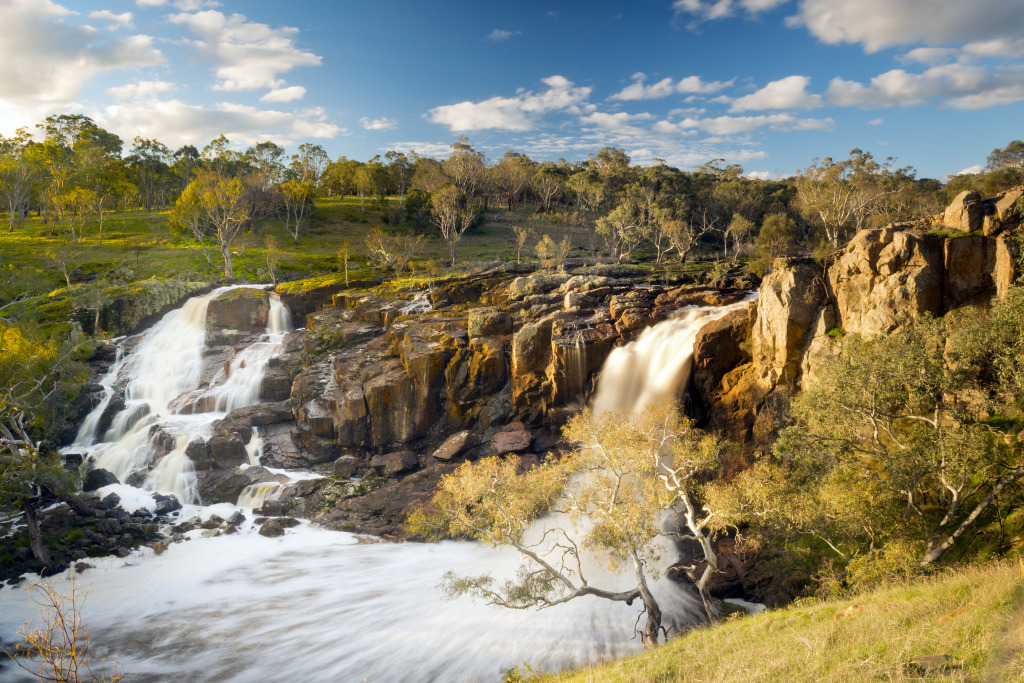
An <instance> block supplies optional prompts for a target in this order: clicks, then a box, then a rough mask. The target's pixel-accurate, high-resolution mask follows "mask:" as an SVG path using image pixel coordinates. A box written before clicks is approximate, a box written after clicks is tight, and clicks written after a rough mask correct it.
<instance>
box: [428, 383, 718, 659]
mask: <svg viewBox="0 0 1024 683" xmlns="http://www.w3.org/2000/svg"><path fill="white" fill-rule="evenodd" d="M564 432H565V438H566V440H567V441H569V442H570V443H574V444H576V448H575V449H574V450H573V451H571V452H570V453H567V454H563V456H562V457H561V458H557V459H556V458H555V457H553V456H549V457H548V458H546V459H545V460H544V461H543V462H542V463H541V464H539V465H537V466H535V467H533V468H531V469H529V470H527V471H525V472H520V469H521V467H520V462H519V459H518V458H516V457H506V458H488V459H484V460H481V461H479V462H476V463H469V462H467V463H464V464H463V465H461V466H460V467H459V468H458V469H457V470H456V471H455V472H454V473H452V474H450V475H447V476H445V477H444V478H442V480H441V482H440V485H439V487H438V491H437V493H436V494H435V495H434V497H433V499H432V500H431V502H430V505H429V506H426V507H424V508H423V509H422V510H420V511H418V512H417V513H416V514H414V515H413V517H412V518H411V519H410V521H409V525H410V527H411V528H412V529H413V530H415V531H417V532H419V533H425V534H428V535H431V536H435V537H436V536H439V535H440V536H443V535H460V536H467V537H470V538H474V539H477V540H481V541H484V542H486V543H488V544H491V545H495V546H499V545H506V546H511V547H513V548H515V549H516V550H517V551H519V553H520V555H521V556H522V557H523V560H524V561H523V564H521V565H520V567H519V569H518V571H517V573H516V575H515V577H514V578H511V579H506V580H504V581H502V582H498V581H496V580H495V579H494V577H492V576H490V575H487V574H485V575H480V576H459V575H458V574H456V573H455V572H449V573H448V574H447V575H446V577H445V581H444V584H443V590H444V592H445V594H446V595H447V596H449V597H450V598H453V597H457V596H459V595H464V594H468V595H470V596H473V597H476V598H480V599H483V600H485V601H487V602H488V603H490V604H495V605H500V606H503V607H509V608H514V609H526V608H530V607H548V606H552V605H556V604H559V603H562V602H566V601H568V600H572V599H574V598H577V597H581V596H583V595H595V596H598V597H602V598H605V599H609V600H618V601H627V602H631V601H632V600H634V599H636V598H640V599H641V600H642V602H643V603H644V608H645V610H646V612H647V626H646V628H645V629H644V632H643V634H642V637H643V639H644V641H645V643H647V644H648V645H651V644H654V643H656V642H657V640H658V636H659V631H660V630H661V609H660V607H659V605H658V603H657V601H656V600H655V599H654V596H653V595H651V593H650V591H649V588H648V579H649V578H652V577H657V576H658V573H659V571H658V568H657V567H658V561H659V559H660V553H661V545H660V544H659V543H658V542H657V539H658V537H659V536H660V535H661V533H662V532H661V530H660V529H659V527H658V524H657V522H658V520H659V519H660V518H661V516H662V514H663V511H665V510H667V509H670V508H674V507H676V506H680V509H681V514H682V515H683V516H684V517H685V519H686V521H685V524H686V526H687V528H688V529H689V531H690V537H693V540H701V539H700V538H697V536H701V537H704V530H705V529H707V527H708V520H707V519H703V520H702V519H699V518H698V515H697V506H696V505H695V504H694V503H693V499H692V495H693V486H694V484H693V482H694V477H695V476H696V475H697V474H698V473H700V472H704V471H707V470H708V469H710V468H711V467H713V466H714V465H715V464H716V463H717V459H718V452H719V451H718V446H717V442H716V441H715V440H714V439H713V438H711V437H708V436H706V435H703V434H701V433H700V432H698V431H697V430H694V429H693V428H692V427H691V425H690V424H689V422H688V421H686V420H685V419H684V418H681V417H680V415H679V409H678V406H676V405H675V404H672V403H664V404H659V405H656V406H650V407H648V408H647V409H645V410H642V411H640V412H629V411H623V412H620V413H615V414H605V415H601V416H600V417H595V416H594V415H593V414H592V413H591V412H590V411H589V410H586V411H584V412H583V413H581V414H579V415H577V416H575V417H573V418H572V419H571V420H570V421H569V423H568V424H567V425H566V427H565V430H564ZM544 515H548V516H545V517H543V519H542V516H544ZM704 540H707V539H706V538H704ZM595 552H597V553H600V554H601V556H602V557H604V558H605V561H606V562H608V563H610V565H611V566H612V567H621V568H622V569H623V570H626V569H628V570H631V571H632V573H633V574H635V576H636V580H637V584H636V587H635V588H632V589H630V590H627V591H622V592H613V591H608V590H605V589H602V588H599V587H596V586H594V585H592V584H590V583H588V581H587V578H586V576H587V571H588V570H587V567H588V562H589V561H590V560H588V557H589V555H590V554H591V553H595ZM709 559H710V562H709V567H711V569H710V570H709V571H707V572H706V576H705V577H703V583H701V579H698V578H697V577H696V576H694V577H693V578H694V580H695V583H697V585H698V588H699V589H700V590H701V591H702V593H705V592H706V582H707V577H709V576H710V574H711V573H713V571H714V569H713V567H714V565H715V558H714V556H713V555H712V556H711V557H710V558H709ZM691 569H693V568H691ZM709 616H714V615H713V613H711V612H710V611H709Z"/></svg>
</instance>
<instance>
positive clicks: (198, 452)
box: [185, 437, 210, 470]
mask: <svg viewBox="0 0 1024 683" xmlns="http://www.w3.org/2000/svg"><path fill="white" fill-rule="evenodd" d="M185 455H186V456H188V459H189V460H191V461H192V465H193V466H194V467H195V468H196V469H197V470H205V469H209V468H210V447H209V446H208V445H207V444H206V441H204V440H203V439H202V438H201V437H196V438H194V439H192V440H191V441H189V442H188V445H187V446H185Z"/></svg>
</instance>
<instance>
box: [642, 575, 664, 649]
mask: <svg viewBox="0 0 1024 683" xmlns="http://www.w3.org/2000/svg"><path fill="white" fill-rule="evenodd" d="M640 599H641V600H643V601H644V607H645V608H646V609H647V626H645V627H644V634H643V636H644V638H643V640H644V648H646V649H648V650H653V649H654V648H655V647H657V646H658V637H659V636H660V635H661V607H660V606H659V605H658V601H657V600H655V599H654V596H653V595H652V594H651V592H650V591H649V590H647V584H646V583H641V584H640Z"/></svg>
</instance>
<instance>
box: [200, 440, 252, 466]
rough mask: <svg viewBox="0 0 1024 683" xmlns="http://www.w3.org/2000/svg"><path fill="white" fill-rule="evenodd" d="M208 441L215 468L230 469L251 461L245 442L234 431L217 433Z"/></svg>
mask: <svg viewBox="0 0 1024 683" xmlns="http://www.w3.org/2000/svg"><path fill="white" fill-rule="evenodd" d="M206 443H207V445H208V446H209V448H210V459H211V460H212V465H213V467H215V468H218V469H230V468H232V467H238V466H239V465H244V464H246V463H248V462H249V453H248V452H247V451H246V450H245V442H244V441H242V438H241V437H240V436H239V435H238V434H236V433H234V432H229V433H227V434H215V435H214V436H212V437H210V440H209V441H207V442H206Z"/></svg>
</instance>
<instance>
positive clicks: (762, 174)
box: [744, 171, 775, 180]
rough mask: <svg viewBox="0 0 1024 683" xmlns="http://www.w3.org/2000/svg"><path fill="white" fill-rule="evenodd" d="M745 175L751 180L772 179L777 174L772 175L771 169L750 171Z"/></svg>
mask: <svg viewBox="0 0 1024 683" xmlns="http://www.w3.org/2000/svg"><path fill="white" fill-rule="evenodd" d="M744 177H745V178H750V179H751V180H771V179H772V178H774V177H775V176H774V175H772V173H771V171H750V172H749V173H747V174H746V175H745V176H744Z"/></svg>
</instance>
